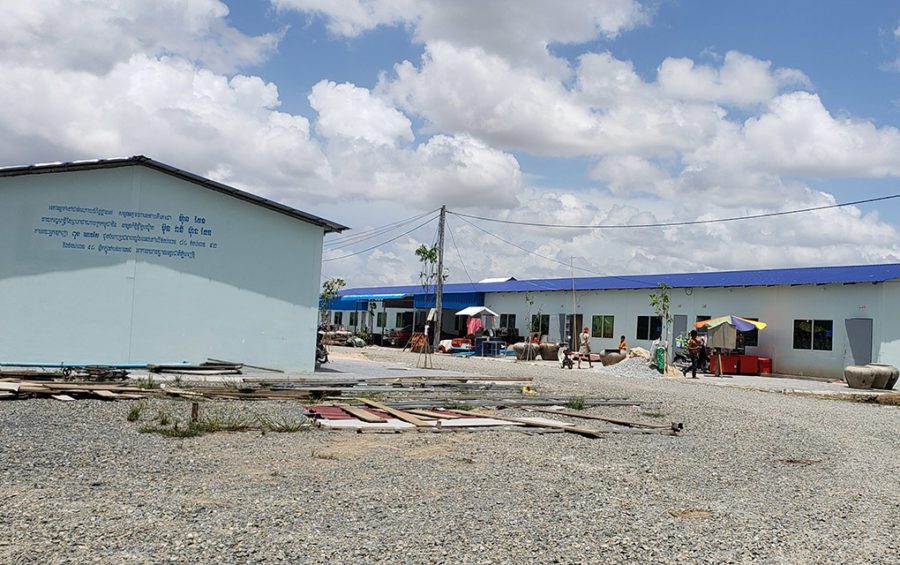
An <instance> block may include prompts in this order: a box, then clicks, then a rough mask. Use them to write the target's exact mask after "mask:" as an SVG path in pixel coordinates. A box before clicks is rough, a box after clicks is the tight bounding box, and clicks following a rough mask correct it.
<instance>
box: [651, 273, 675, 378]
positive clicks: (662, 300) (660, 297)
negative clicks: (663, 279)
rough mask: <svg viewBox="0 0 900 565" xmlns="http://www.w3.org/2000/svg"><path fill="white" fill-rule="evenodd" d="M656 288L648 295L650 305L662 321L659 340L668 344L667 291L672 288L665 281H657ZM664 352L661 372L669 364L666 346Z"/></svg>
mask: <svg viewBox="0 0 900 565" xmlns="http://www.w3.org/2000/svg"><path fill="white" fill-rule="evenodd" d="M658 288H659V290H658V292H656V293H653V294H651V295H650V297H649V298H650V307H651V308H653V311H654V312H655V313H656V315H657V316H659V319H660V321H661V322H662V329H661V331H660V341H661V342H663V343H666V344H668V343H669V326H670V325H672V314H671V313H670V312H669V291H670V290H672V288H671V287H670V286H668V285H666V284H665V283H659V287H658ZM666 352H667V353H666V358H665V361H664V362H663V372H665V370H666V369H667V368H668V365H669V356H668V348H666Z"/></svg>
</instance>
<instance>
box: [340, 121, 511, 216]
mask: <svg viewBox="0 0 900 565" xmlns="http://www.w3.org/2000/svg"><path fill="white" fill-rule="evenodd" d="M326 152H327V154H328V158H329V161H330V163H331V166H332V170H333V171H334V179H333V181H332V183H331V184H332V185H333V186H334V188H335V190H332V191H329V193H330V194H331V195H332V197H334V198H343V199H353V200H355V201H360V202H365V201H372V200H389V201H393V202H396V203H399V204H400V205H401V206H403V207H404V209H406V208H407V207H412V209H428V208H433V207H435V206H440V205H441V204H447V205H450V206H454V207H457V208H467V207H472V206H477V207H490V208H492V209H504V208H510V207H515V206H516V205H517V204H518V200H517V194H518V193H519V191H521V189H522V184H523V183H522V172H521V170H520V169H519V163H518V162H517V161H516V159H515V157H513V156H512V155H510V154H508V153H504V152H502V151H498V150H496V149H493V148H491V147H489V146H487V145H485V144H484V143H482V142H480V141H478V140H477V139H474V138H472V137H469V136H447V135H436V136H434V137H432V138H430V139H428V140H427V141H425V142H424V143H422V144H420V145H419V146H417V147H415V148H414V149H413V148H400V149H398V148H391V147H387V146H384V145H379V144H364V143H359V142H352V141H348V140H346V139H332V140H330V141H329V143H328V145H327V147H326ZM322 196H325V193H324V192H323V195H322Z"/></svg>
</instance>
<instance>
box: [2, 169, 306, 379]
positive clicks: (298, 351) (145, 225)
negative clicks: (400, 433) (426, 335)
mask: <svg viewBox="0 0 900 565" xmlns="http://www.w3.org/2000/svg"><path fill="white" fill-rule="evenodd" d="M0 233H2V235H3V241H4V244H3V245H2V246H0V316H2V322H0V360H2V361H4V362H43V363H60V362H65V363H110V364H113V363H172V362H181V361H188V362H194V363H196V362H202V361H204V360H206V359H207V358H208V357H212V358H219V359H227V360H233V361H243V362H246V363H252V364H260V365H267V366H273V367H281V368H285V369H291V370H300V371H311V370H312V368H313V358H314V347H315V328H316V316H317V310H318V293H319V279H320V274H321V258H322V237H323V230H322V228H321V227H318V226H315V225H312V224H308V223H306V222H302V221H298V220H296V219H294V218H291V217H289V216H286V215H284V214H280V213H278V212H275V211H272V210H269V209H266V208H262V207H260V206H256V205H253V204H249V203H246V202H243V201H240V200H238V199H236V198H233V197H230V196H227V195H224V194H221V193H218V192H215V191H212V190H209V189H207V188H204V187H202V186H200V185H197V184H194V183H190V182H186V181H184V180H181V179H178V178H176V177H173V176H171V175H167V174H164V173H161V172H159V171H155V170H153V169H149V168H146V167H142V166H138V165H136V166H130V167H122V168H115V169H99V170H86V171H71V172H65V173H53V174H35V175H24V176H18V177H4V178H0Z"/></svg>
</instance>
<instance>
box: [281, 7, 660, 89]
mask: <svg viewBox="0 0 900 565" xmlns="http://www.w3.org/2000/svg"><path fill="white" fill-rule="evenodd" d="M272 3H273V4H274V5H275V6H276V7H277V8H279V9H282V10H298V11H301V12H306V13H309V14H315V15H319V16H321V17H323V18H325V21H326V25H327V26H328V29H329V30H330V31H331V32H332V33H335V34H338V35H342V36H349V37H353V36H357V35H359V34H361V33H363V32H365V31H368V30H371V29H374V28H375V27H378V26H382V25H386V26H394V25H405V26H409V27H411V28H412V29H413V33H414V37H415V38H416V39H417V40H418V41H420V42H423V43H428V42H433V41H443V42H448V43H452V44H454V45H456V46H459V47H473V48H480V49H483V50H484V51H485V52H488V53H492V54H495V55H499V56H501V57H503V58H504V59H506V60H507V61H510V62H511V63H512V64H514V65H516V66H527V67H536V68H541V69H543V70H544V71H547V72H554V73H556V74H559V73H564V72H565V71H566V64H565V62H564V61H562V60H560V59H557V58H556V57H553V56H552V55H551V54H550V52H549V51H548V45H550V44H553V43H563V44H578V43H584V42H587V41H592V40H594V39H596V38H598V37H605V38H607V39H611V38H614V37H616V36H618V35H619V34H620V33H622V32H623V31H627V30H630V29H633V28H634V27H637V26H639V25H643V24H646V23H647V22H648V21H649V19H650V18H649V13H648V11H647V10H646V9H645V8H644V7H643V6H642V5H641V4H640V3H639V2H638V1H637V0H600V1H598V0H567V1H566V2H555V1H553V0H493V1H491V2H484V1H482V0H453V1H452V2H448V1H445V0H418V1H416V0H348V1H344V2H334V1H330V0H272Z"/></svg>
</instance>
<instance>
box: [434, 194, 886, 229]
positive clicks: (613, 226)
mask: <svg viewBox="0 0 900 565" xmlns="http://www.w3.org/2000/svg"><path fill="white" fill-rule="evenodd" d="M895 198H900V194H891V195H888V196H879V197H877V198H866V199H864V200H854V201H852V202H843V203H839V204H829V205H827V206H814V207H812V208H800V209H797V210H786V211H783V212H767V213H765V214H752V215H748V216H734V217H730V218H717V219H714V220H689V221H683V222H660V223H656V224H584V225H577V224H543V223H538V222H519V221H515V220H500V219H497V218H486V217H484V216H473V215H470V214H462V213H460V212H452V211H449V210H448V211H447V213H448V214H453V215H455V216H457V217H466V218H472V219H473V220H484V221H485V222H495V223H498V224H514V225H517V226H534V227H539V228H568V229H573V228H574V229H610V230H611V229H631V228H669V227H677V226H696V225H701V224H717V223H725V222H738V221H742V220H757V219H760V218H773V217H777V216H787V215H790V214H803V213H805V212H815V211H818V210H830V209H832V208H843V207H845V206H856V205H858V204H870V203H872V202H882V201H885V200H892V199H895ZM473 225H474V224H473Z"/></svg>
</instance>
